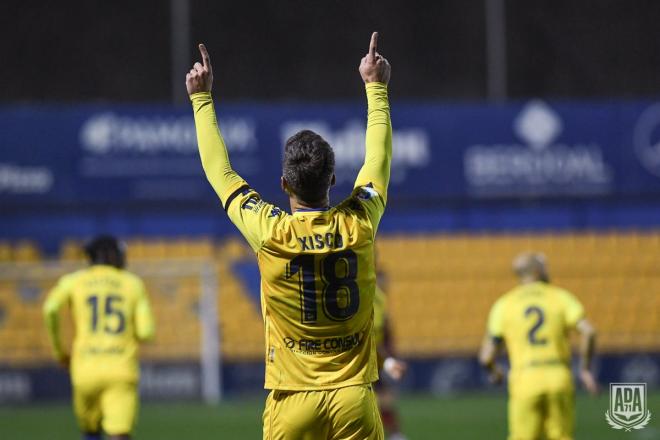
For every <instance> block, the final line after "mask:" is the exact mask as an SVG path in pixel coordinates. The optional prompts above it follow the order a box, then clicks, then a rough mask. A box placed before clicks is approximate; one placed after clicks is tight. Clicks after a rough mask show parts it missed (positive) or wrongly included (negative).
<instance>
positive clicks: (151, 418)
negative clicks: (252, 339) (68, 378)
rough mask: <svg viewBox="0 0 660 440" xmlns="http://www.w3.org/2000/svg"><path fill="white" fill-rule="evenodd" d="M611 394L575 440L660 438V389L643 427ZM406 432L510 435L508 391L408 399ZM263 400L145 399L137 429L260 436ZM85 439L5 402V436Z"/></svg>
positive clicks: (203, 439)
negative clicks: (613, 417) (620, 415)
mask: <svg viewBox="0 0 660 440" xmlns="http://www.w3.org/2000/svg"><path fill="white" fill-rule="evenodd" d="M608 399H609V397H608V396H607V395H606V394H604V395H601V396H600V397H598V398H589V397H587V396H584V395H580V396H578V399H577V432H576V439H577V440H610V439H611V440H622V439H625V440H651V439H660V392H655V393H650V394H649V402H648V408H649V409H650V410H651V413H652V419H651V422H650V424H649V426H647V427H646V428H645V429H642V430H639V431H633V432H622V431H616V430H613V429H611V428H610V427H609V426H608V425H607V423H606V421H605V411H606V410H607V408H608ZM399 408H400V411H401V418H402V423H403V428H404V432H405V434H406V435H407V436H408V437H409V439H411V440H424V439H429V440H431V439H433V440H435V439H452V440H481V439H484V440H497V439H502V440H504V439H505V438H506V400H505V396H504V394H465V395H460V396H456V397H452V398H446V397H444V398H436V397H431V396H426V395H407V396H402V397H401V399H400V401H399ZM262 410H263V400H262V399H255V398H252V399H247V400H246V399H240V400H228V401H226V402H223V403H222V404H221V405H219V406H218V407H208V406H204V405H201V404H194V403H186V404H155V403H146V404H144V405H143V407H142V409H141V413H140V420H139V423H138V427H137V430H136V433H135V438H136V439H137V440H181V439H189V440H207V439H208V440H211V439H213V440H216V439H219V438H222V439H261V412H262ZM77 438H79V434H78V431H77V429H76V426H75V422H74V420H73V415H72V413H71V410H70V408H69V406H68V405H67V404H64V403H61V404H51V405H39V406H33V405H31V406H15V407H7V406H0V439H2V440H71V439H77Z"/></svg>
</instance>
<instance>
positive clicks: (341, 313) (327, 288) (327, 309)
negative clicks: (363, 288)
mask: <svg viewBox="0 0 660 440" xmlns="http://www.w3.org/2000/svg"><path fill="white" fill-rule="evenodd" d="M316 258H317V256H316V255H311V254H306V255H298V256H297V257H296V258H294V259H293V260H291V262H289V265H288V267H287V274H286V277H287V278H291V277H292V276H294V275H295V274H296V273H298V272H300V283H299V284H300V287H299V289H300V312H301V322H302V323H304V324H312V323H315V322H317V320H318V314H317V313H318V312H317V304H316V303H317V301H316V296H317V295H316V279H317V278H319V279H320V280H321V282H322V284H323V289H322V291H321V297H322V301H323V312H324V314H325V316H327V317H328V319H331V320H333V321H346V320H348V319H350V318H352V317H353V315H355V314H356V313H357V311H358V308H359V307H360V291H359V288H358V284H357V282H356V281H355V280H356V278H357V274H358V266H357V255H355V252H353V251H352V250H350V249H347V250H345V251H342V252H336V253H333V254H329V255H327V256H321V260H320V264H319V269H320V273H319V274H318V275H317V273H316ZM340 267H343V269H344V270H341V271H340V270H338V269H339V268H340ZM341 292H344V293H347V294H348V295H347V298H346V301H345V303H346V304H345V306H342V304H341V301H340V299H339V298H340V295H341Z"/></svg>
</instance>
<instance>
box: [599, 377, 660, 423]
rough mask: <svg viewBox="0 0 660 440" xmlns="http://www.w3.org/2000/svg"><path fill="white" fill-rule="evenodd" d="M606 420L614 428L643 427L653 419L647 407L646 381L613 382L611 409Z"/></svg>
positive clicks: (611, 385)
mask: <svg viewBox="0 0 660 440" xmlns="http://www.w3.org/2000/svg"><path fill="white" fill-rule="evenodd" d="M605 420H607V423H608V424H609V425H610V426H611V427H612V428H614V429H624V430H626V431H630V430H631V429H642V428H644V427H645V426H646V425H647V424H648V423H649V420H651V412H650V411H649V410H648V409H647V408H646V384H645V383H611V384H610V409H609V410H608V411H606V412H605Z"/></svg>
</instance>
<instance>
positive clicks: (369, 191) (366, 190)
mask: <svg viewBox="0 0 660 440" xmlns="http://www.w3.org/2000/svg"><path fill="white" fill-rule="evenodd" d="M376 196H378V192H376V190H375V189H373V188H372V187H370V186H363V187H362V188H360V191H359V192H358V194H357V197H358V199H360V200H369V199H371V198H374V197H376Z"/></svg>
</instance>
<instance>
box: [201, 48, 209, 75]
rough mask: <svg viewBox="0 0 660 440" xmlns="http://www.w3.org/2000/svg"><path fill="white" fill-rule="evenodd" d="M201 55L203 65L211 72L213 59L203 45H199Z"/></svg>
mask: <svg viewBox="0 0 660 440" xmlns="http://www.w3.org/2000/svg"><path fill="white" fill-rule="evenodd" d="M199 53H201V54H202V65H203V66H204V68H205V69H208V70H209V71H210V70H211V57H210V56H209V52H208V51H207V50H206V46H204V45H203V44H200V45H199Z"/></svg>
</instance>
